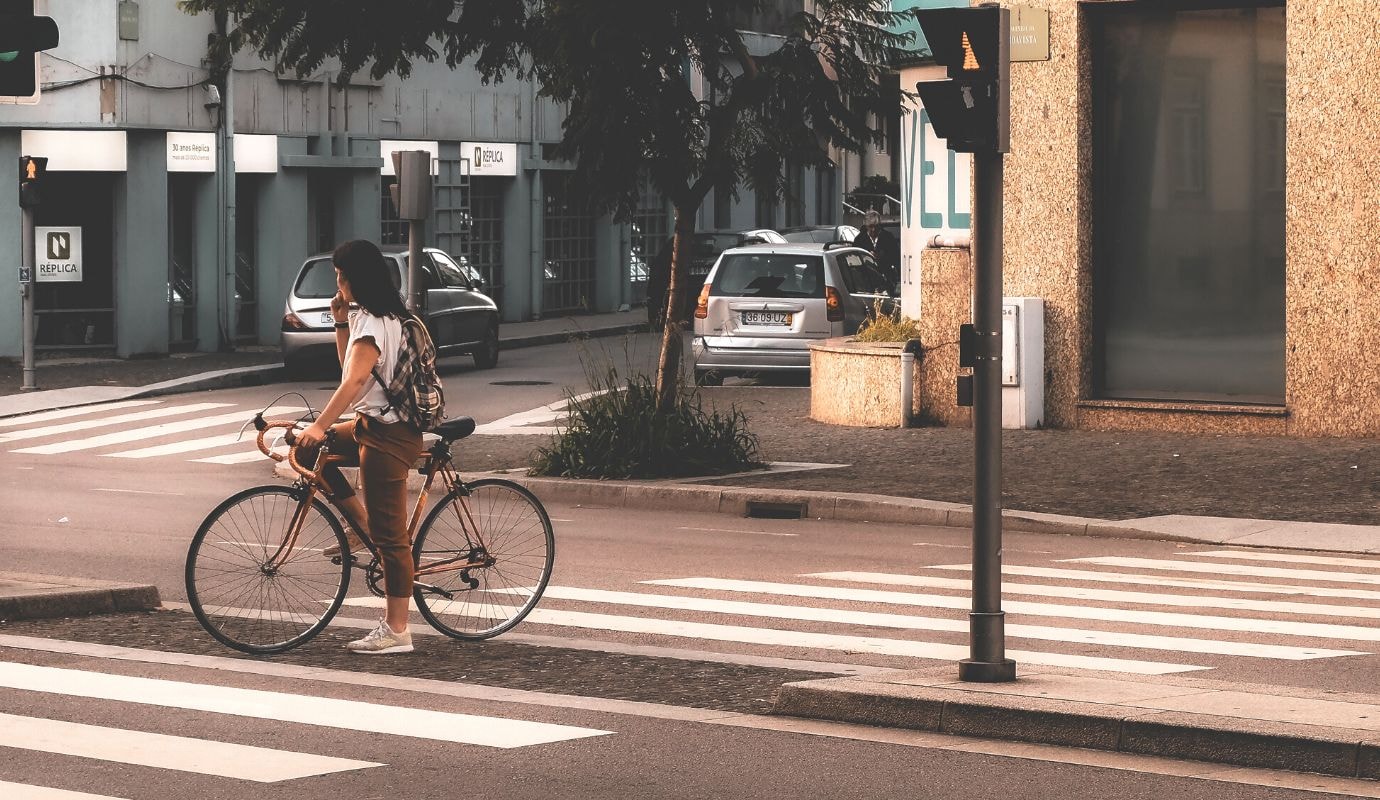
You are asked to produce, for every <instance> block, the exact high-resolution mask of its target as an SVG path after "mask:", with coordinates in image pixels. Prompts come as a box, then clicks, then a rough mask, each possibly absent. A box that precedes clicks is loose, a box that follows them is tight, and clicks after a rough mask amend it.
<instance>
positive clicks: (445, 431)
mask: <svg viewBox="0 0 1380 800" xmlns="http://www.w3.org/2000/svg"><path fill="white" fill-rule="evenodd" d="M433 432H434V433H435V434H436V435H437V436H440V437H441V438H442V439H444V440H446V441H447V442H453V441H455V440H456V439H463V438H465V437H466V436H469V435H470V434H471V433H474V417H456V418H455V419H448V420H446V421H445V422H442V423H441V424H440V425H438V426H436V430H435V431H433Z"/></svg>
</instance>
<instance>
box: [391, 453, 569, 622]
mask: <svg viewBox="0 0 1380 800" xmlns="http://www.w3.org/2000/svg"><path fill="white" fill-rule="evenodd" d="M413 555H414V556H415V558H416V560H417V569H418V570H419V572H420V573H421V574H419V575H418V576H417V580H418V581H419V582H422V583H427V584H431V585H432V586H435V587H437V588H438V589H441V590H443V591H445V592H446V593H447V594H449V595H450V597H447V596H446V595H444V594H441V593H439V592H436V591H434V590H428V589H425V588H423V587H421V586H418V587H417V591H416V599H417V610H418V611H419V612H421V615H422V617H423V618H425V619H426V621H427V622H429V623H431V626H432V627H434V628H436V630H438V631H441V632H442V633H444V634H446V635H447V636H453V637H455V638H456V639H487V638H489V637H491V636H497V635H498V634H500V633H503V632H504V631H506V630H510V629H511V628H512V627H513V626H514V625H517V624H518V623H519V622H521V621H522V619H523V617H525V616H527V614H528V613H530V612H531V610H532V609H533V608H534V607H535V606H536V605H537V601H538V600H540V599H541V594H542V592H544V591H546V584H547V582H548V581H550V580H551V565H552V564H553V563H554V562H555V558H556V537H555V535H554V534H553V533H552V531H551V518H550V517H549V516H547V514H546V509H545V508H542V505H541V501H539V500H537V498H536V496H534V495H533V494H532V493H531V492H529V491H527V489H525V488H523V487H522V486H519V485H518V484H516V483H513V482H512V481H505V480H501V479H497V478H486V479H484V480H478V481H475V482H474V483H471V484H467V485H466V486H464V487H461V488H457V489H455V490H453V491H451V492H450V493H449V494H447V495H446V496H445V498H443V499H442V500H441V502H439V503H437V504H436V507H435V508H433V509H431V513H429V514H427V517H426V520H425V521H424V522H423V523H422V527H421V530H419V531H418V532H417V541H416V543H415V544H414V545H413ZM466 565H475V566H466Z"/></svg>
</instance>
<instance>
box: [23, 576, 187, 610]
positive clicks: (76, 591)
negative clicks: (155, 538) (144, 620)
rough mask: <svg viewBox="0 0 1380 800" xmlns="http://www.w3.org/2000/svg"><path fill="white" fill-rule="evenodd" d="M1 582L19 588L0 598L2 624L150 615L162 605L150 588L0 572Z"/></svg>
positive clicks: (129, 584) (143, 585)
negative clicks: (125, 613) (128, 613)
mask: <svg viewBox="0 0 1380 800" xmlns="http://www.w3.org/2000/svg"><path fill="white" fill-rule="evenodd" d="M0 581H7V582H11V583H16V584H20V586H19V587H18V588H16V589H11V590H9V591H7V592H6V593H5V594H3V595H0V620H5V621H15V620H21V619H49V618H52V617H82V616H89V615H91V614H110V613H114V612H122V611H152V610H153V609H156V608H158V607H160V605H161V604H162V603H161V601H160V599H159V597H158V587H156V586H153V585H152V584H135V583H111V582H108V581H88V580H83V579H80V578H59V577H55V576H51V575H28V574H19V573H10V572H0Z"/></svg>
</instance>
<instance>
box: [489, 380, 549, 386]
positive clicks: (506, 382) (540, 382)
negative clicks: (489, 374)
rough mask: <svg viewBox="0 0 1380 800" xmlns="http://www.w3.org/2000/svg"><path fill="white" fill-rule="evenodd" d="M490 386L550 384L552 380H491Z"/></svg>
mask: <svg viewBox="0 0 1380 800" xmlns="http://www.w3.org/2000/svg"><path fill="white" fill-rule="evenodd" d="M489 385H490V386H550V385H551V381H489Z"/></svg>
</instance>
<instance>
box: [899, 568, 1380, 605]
mask: <svg viewBox="0 0 1380 800" xmlns="http://www.w3.org/2000/svg"><path fill="white" fill-rule="evenodd" d="M925 569H946V570H954V571H957V572H968V571H969V569H970V567H969V566H968V565H967V564H941V565H937V566H932V567H925ZM1001 571H1002V574H1003V575H1023V576H1027V577H1031V578H1057V579H1061V580H1062V579H1067V580H1071V581H1096V582H1098V583H1120V584H1132V585H1137V586H1172V587H1175V588H1179V589H1208V590H1212V591H1221V592H1252V593H1255V594H1286V595H1292V594H1298V595H1305V596H1308V597H1337V598H1345V599H1348V600H1380V591H1376V590H1374V589H1334V588H1332V587H1329V586H1298V585H1295V584H1288V583H1249V582H1246V581H1216V580H1211V579H1206V578H1166V577H1164V576H1162V575H1137V574H1134V573H1130V572H1094V571H1092V570H1081V569H1057V568H1054V567H1021V566H1012V565H1010V564H1002V567H1001Z"/></svg>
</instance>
